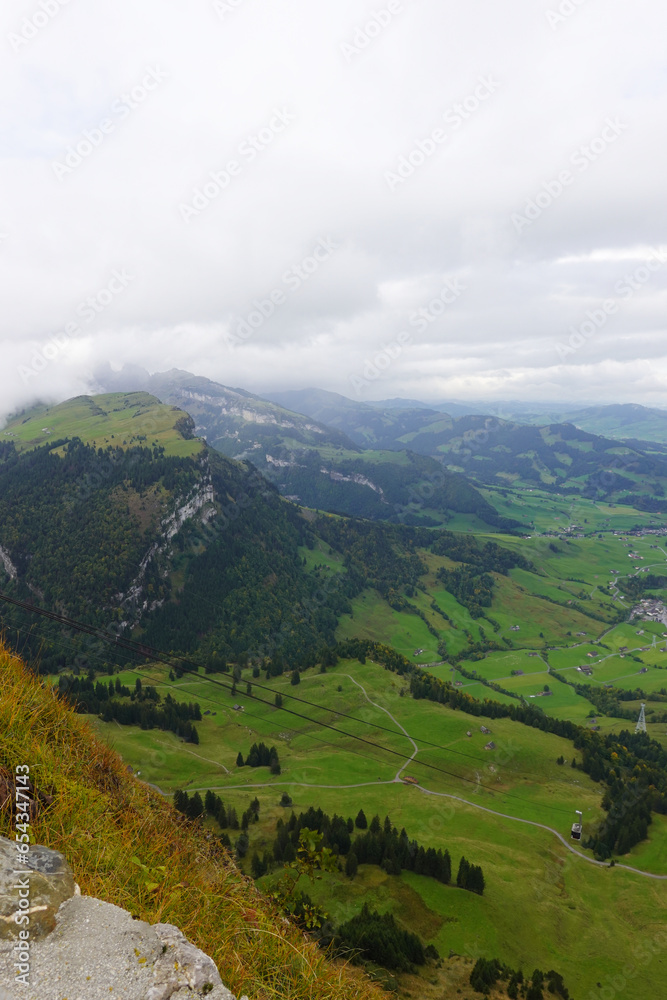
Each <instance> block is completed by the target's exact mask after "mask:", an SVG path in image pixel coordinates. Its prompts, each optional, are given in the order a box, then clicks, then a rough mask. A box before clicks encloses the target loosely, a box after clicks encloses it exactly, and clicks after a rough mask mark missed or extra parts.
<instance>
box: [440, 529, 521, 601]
mask: <svg viewBox="0 0 667 1000" xmlns="http://www.w3.org/2000/svg"><path fill="white" fill-rule="evenodd" d="M431 551H432V552H433V553H434V554H435V555H439V556H447V557H448V558H449V559H452V560H454V561H455V562H460V563H463V565H462V566H458V567H456V568H455V569H453V570H448V569H446V568H445V567H441V568H440V569H439V570H438V573H437V576H438V579H439V580H441V581H442V583H443V585H444V587H445V589H446V590H448V591H449V593H450V594H453V595H454V597H455V598H456V599H457V601H458V602H459V604H462V605H463V606H464V607H466V608H467V609H468V611H469V612H470V614H471V615H472V617H473V618H481V617H482V616H483V615H484V609H485V608H490V607H491V603H492V600H493V588H494V586H495V581H494V579H493V577H492V576H491V575H490V574H491V573H501V574H503V575H507V573H508V572H509V570H510V569H513V568H514V567H516V566H519V567H521V568H522V569H530V568H532V567H531V564H530V563H529V562H528V560H527V559H524V557H523V556H521V555H519V554H517V553H514V552H510V550H509V549H505V548H503V547H502V546H501V545H498V544H497V543H496V542H487V543H486V544H485V545H480V544H479V542H478V541H477V540H476V539H475V538H473V537H466V536H465V535H464V536H461V537H457V536H456V535H454V534H452V532H450V531H443V532H441V533H440V534H439V535H438V538H437V540H436V541H435V542H434V543H433V545H432V546H431Z"/></svg>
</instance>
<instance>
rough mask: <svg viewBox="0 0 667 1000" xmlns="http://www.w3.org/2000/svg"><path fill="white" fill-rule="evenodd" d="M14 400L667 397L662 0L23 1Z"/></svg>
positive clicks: (0, 217) (665, 15)
mask: <svg viewBox="0 0 667 1000" xmlns="http://www.w3.org/2000/svg"><path fill="white" fill-rule="evenodd" d="M0 28H1V30H0V45H2V46H3V47H4V51H3V56H2V59H0V81H1V84H2V91H3V94H4V97H5V100H4V102H3V106H2V112H1V113H2V133H3V137H4V138H3V144H2V154H1V156H2V159H1V171H2V174H1V179H2V188H1V190H2V198H1V201H0V271H1V282H2V286H1V287H2V330H1V332H0V358H1V359H2V365H1V371H0V389H1V391H2V402H1V404H0V410H2V411H3V412H6V411H7V410H10V409H12V408H13V407H15V406H16V405H18V404H24V403H26V402H30V401H31V400H33V399H35V398H44V399H55V398H60V399H62V398H66V397H67V396H69V395H73V394H75V393H77V392H81V391H83V390H85V389H86V388H87V387H88V386H89V385H90V384H91V382H90V378H91V373H92V372H93V371H94V370H95V367H96V365H97V364H99V363H100V362H106V361H109V362H110V363H111V364H112V365H113V366H114V367H120V366H121V365H122V364H124V363H127V362H133V363H137V364H141V365H144V366H145V367H147V368H148V369H149V370H151V371H161V370H165V369H167V368H171V367H179V368H186V369H189V370H191V371H193V372H195V373H197V374H201V375H206V376H208V377H210V378H214V379H216V380H218V381H220V382H223V383H224V384H226V385H234V386H242V387H244V388H247V389H250V390H252V391H257V392H260V393H262V392H269V391H270V390H271V389H279V388H281V389H282V388H299V387H305V386H311V385H316V386H321V387H323V388H327V389H331V390H334V391H337V392H341V393H344V394H345V395H348V396H351V397H353V398H356V399H379V398H386V397H389V396H396V395H402V396H408V397H411V398H421V399H426V400H434V399H443V398H458V399H493V398H495V399H527V400H540V401H544V400H561V399H562V400H567V401H577V402H590V401H600V402H612V401H636V402H643V403H645V404H648V405H667V396H666V395H665V389H666V387H667V336H666V326H667V229H666V226H665V224H666V222H667V213H666V204H667V184H666V183H665V177H666V176H667V141H666V135H665V123H666V121H667V58H666V57H665V37H666V35H667V10H666V9H665V5H664V2H661V0H635V2H634V3H633V4H632V5H630V4H628V3H627V0H578V2H577V0H505V2H503V3H494V2H492V0H467V2H466V3H464V2H462V0H459V2H458V3H451V2H448V0H371V2H365V0H357V2H352V0H335V2H334V0H272V2H269V0H141V2H137V0H114V2H113V3H112V4H111V3H109V2H108V0H105V2H102V0H68V2H64V0H41V2H40V0H5V3H3V5H2V9H1V10H0Z"/></svg>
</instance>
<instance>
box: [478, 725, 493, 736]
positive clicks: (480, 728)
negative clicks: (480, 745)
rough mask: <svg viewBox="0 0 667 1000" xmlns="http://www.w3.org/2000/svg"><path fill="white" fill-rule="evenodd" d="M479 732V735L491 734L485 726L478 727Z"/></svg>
mask: <svg viewBox="0 0 667 1000" xmlns="http://www.w3.org/2000/svg"><path fill="white" fill-rule="evenodd" d="M479 731H480V733H488V734H490V733H491V730H490V729H487V728H486V726H480V727H479Z"/></svg>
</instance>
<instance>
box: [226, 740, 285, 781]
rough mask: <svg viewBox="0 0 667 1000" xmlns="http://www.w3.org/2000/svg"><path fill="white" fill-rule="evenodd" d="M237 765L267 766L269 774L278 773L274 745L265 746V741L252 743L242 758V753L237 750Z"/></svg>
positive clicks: (278, 765)
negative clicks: (246, 754) (269, 770)
mask: <svg viewBox="0 0 667 1000" xmlns="http://www.w3.org/2000/svg"><path fill="white" fill-rule="evenodd" d="M236 766H237V767H268V768H270V769H271V774H280V760H279V759H278V751H277V750H276V748H275V747H271V748H269V747H267V745H266V743H253V745H252V746H251V747H250V750H249V752H248V756H247V757H246V758H245V760H244V759H243V754H242V753H241V751H240V750H239V752H238V756H237V758H236Z"/></svg>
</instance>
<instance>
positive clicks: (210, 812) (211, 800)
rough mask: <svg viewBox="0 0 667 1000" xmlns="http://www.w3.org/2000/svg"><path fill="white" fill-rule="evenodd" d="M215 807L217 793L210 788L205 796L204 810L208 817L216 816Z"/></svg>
mask: <svg viewBox="0 0 667 1000" xmlns="http://www.w3.org/2000/svg"><path fill="white" fill-rule="evenodd" d="M215 806H216V803H215V793H214V792H212V791H211V790H210V788H209V790H208V791H207V793H206V795H205V796H204V809H205V810H206V814H207V816H215Z"/></svg>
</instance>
